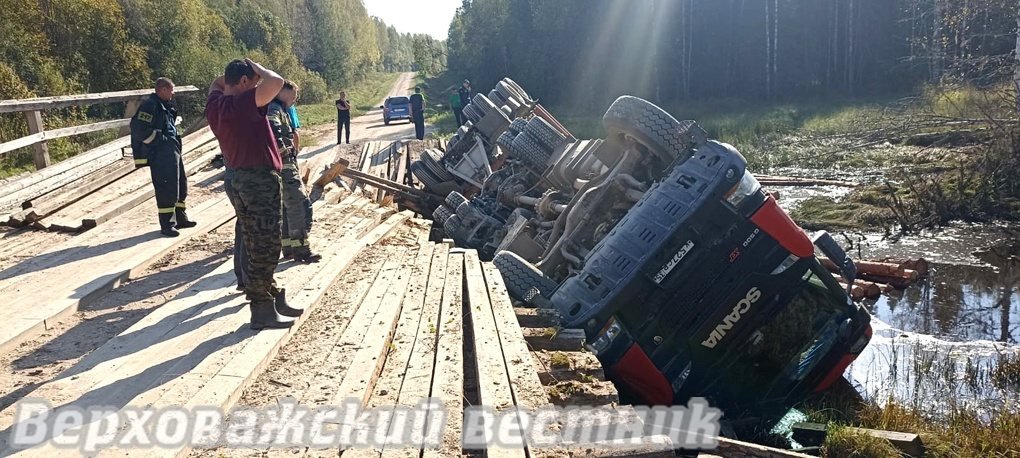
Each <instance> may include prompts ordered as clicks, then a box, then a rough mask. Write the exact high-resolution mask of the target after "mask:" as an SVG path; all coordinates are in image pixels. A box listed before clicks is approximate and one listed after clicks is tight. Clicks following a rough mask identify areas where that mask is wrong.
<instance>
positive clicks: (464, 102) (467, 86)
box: [457, 80, 471, 124]
mask: <svg viewBox="0 0 1020 458" xmlns="http://www.w3.org/2000/svg"><path fill="white" fill-rule="evenodd" d="M457 95H459V96H460V107H459V108H457V109H458V110H460V120H461V124H464V123H466V122H467V118H465V117H464V107H466V106H468V104H469V103H471V82H470V81H468V80H464V83H463V84H461V86H460V89H458V90H457Z"/></svg>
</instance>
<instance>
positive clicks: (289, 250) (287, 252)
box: [280, 239, 294, 261]
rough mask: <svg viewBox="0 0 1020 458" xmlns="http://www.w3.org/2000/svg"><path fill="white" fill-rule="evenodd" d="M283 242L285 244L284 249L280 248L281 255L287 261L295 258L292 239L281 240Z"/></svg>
mask: <svg viewBox="0 0 1020 458" xmlns="http://www.w3.org/2000/svg"><path fill="white" fill-rule="evenodd" d="M281 244H282V245H283V247H282V249H281V250H280V255H281V257H282V258H283V259H284V260H285V261H287V260H291V259H294V247H292V246H291V241H290V239H283V240H281Z"/></svg>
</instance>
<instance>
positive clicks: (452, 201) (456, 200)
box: [446, 191, 468, 208]
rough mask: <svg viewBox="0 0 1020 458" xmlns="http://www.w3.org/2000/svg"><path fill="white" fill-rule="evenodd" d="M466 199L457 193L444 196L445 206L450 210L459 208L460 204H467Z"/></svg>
mask: <svg viewBox="0 0 1020 458" xmlns="http://www.w3.org/2000/svg"><path fill="white" fill-rule="evenodd" d="M467 201H468V199H467V197H464V194H461V193H459V192H457V191H452V192H450V194H447V196H446V205H447V206H448V207H450V208H457V207H460V204H462V203H464V202H467Z"/></svg>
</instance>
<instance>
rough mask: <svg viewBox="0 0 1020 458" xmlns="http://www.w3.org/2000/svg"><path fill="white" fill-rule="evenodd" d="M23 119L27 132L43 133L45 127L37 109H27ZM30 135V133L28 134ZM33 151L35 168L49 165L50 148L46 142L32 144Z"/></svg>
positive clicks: (0, 153)
mask: <svg viewBox="0 0 1020 458" xmlns="http://www.w3.org/2000/svg"><path fill="white" fill-rule="evenodd" d="M25 119H26V120H27V121H28V133H29V134H34V135H45V130H46V128H45V127H44V126H43V119H42V113H39V112H38V111H29V112H27V113H25ZM29 136H30V137H31V136H32V135H29ZM5 144H6V143H4V144H0V155H2V154H3V153H4V149H3V147H4V145H5ZM32 149H33V150H34V153H33V160H34V161H35V169H36V170H41V169H44V168H46V167H48V166H49V165H50V149H49V147H48V146H46V143H36V144H34V145H33V148H32Z"/></svg>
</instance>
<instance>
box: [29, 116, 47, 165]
mask: <svg viewBox="0 0 1020 458" xmlns="http://www.w3.org/2000/svg"><path fill="white" fill-rule="evenodd" d="M25 119H27V120H28V133H29V134H38V133H40V132H43V131H44V130H45V129H44V128H43V120H42V113H41V112H39V111H38V110H35V111H26V112H25ZM32 149H33V150H35V168H36V169H37V170H42V169H44V168H46V167H47V166H49V165H50V148H49V146H46V142H45V141H43V142H39V143H36V144H34V145H32Z"/></svg>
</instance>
